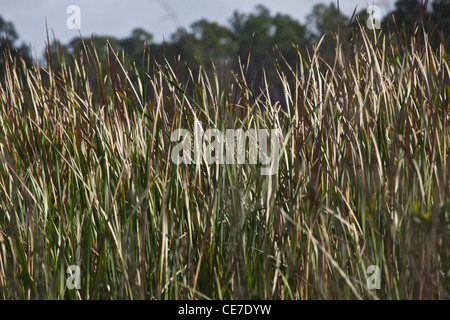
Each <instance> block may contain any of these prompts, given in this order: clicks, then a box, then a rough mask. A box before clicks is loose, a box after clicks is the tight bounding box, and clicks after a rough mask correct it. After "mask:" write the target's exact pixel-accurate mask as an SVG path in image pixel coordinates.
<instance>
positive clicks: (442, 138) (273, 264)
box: [0, 27, 450, 299]
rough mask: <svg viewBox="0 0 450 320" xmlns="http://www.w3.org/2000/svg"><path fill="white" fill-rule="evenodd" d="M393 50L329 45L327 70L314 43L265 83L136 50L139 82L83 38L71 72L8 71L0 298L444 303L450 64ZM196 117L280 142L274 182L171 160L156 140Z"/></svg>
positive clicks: (418, 47) (376, 44) (431, 55)
mask: <svg viewBox="0 0 450 320" xmlns="http://www.w3.org/2000/svg"><path fill="white" fill-rule="evenodd" d="M407 40H408V41H406V40H405V39H402V38H401V37H397V36H396V35H395V34H392V35H388V34H386V33H384V32H383V31H368V30H367V29H365V28H362V27H361V28H359V29H358V30H356V31H355V32H354V35H353V37H352V41H350V42H346V41H342V40H341V39H339V35H336V36H335V44H336V50H335V53H336V54H335V58H334V61H331V63H330V61H329V59H328V60H324V59H322V58H321V56H320V54H319V52H320V51H319V48H320V45H321V43H320V42H319V43H318V44H317V45H316V46H315V49H314V51H313V52H310V54H309V55H308V56H302V55H301V54H300V51H299V50H298V53H299V56H298V62H297V64H296V65H292V66H288V65H286V64H285V63H284V62H283V58H282V56H280V57H279V59H278V62H279V65H277V66H274V68H275V69H276V71H277V72H278V75H279V82H278V83H277V84H271V83H267V84H266V86H265V87H264V88H252V84H251V83H249V82H247V80H246V72H245V67H246V65H247V62H246V61H243V62H242V63H241V70H235V72H234V73H231V72H228V73H226V72H225V73H219V72H214V68H212V70H213V72H206V71H205V69H204V68H202V67H200V72H198V73H195V74H194V72H188V73H187V74H186V73H185V74H181V71H178V70H181V68H178V66H176V65H174V64H171V63H169V62H168V61H167V60H166V61H162V62H161V63H160V64H155V63H154V62H153V61H152V60H151V59H150V56H151V55H150V53H149V52H143V61H144V67H143V68H142V69H137V68H136V67H133V66H134V64H133V62H132V61H131V62H130V61H128V60H127V58H126V56H125V54H124V53H123V52H114V51H113V50H112V49H111V47H110V46H108V45H107V46H106V47H105V52H104V53H100V52H96V51H95V46H93V45H91V44H89V43H87V44H85V45H84V47H83V48H81V49H80V50H78V51H76V52H74V61H75V66H74V67H73V68H70V67H68V64H67V63H66V62H65V60H64V57H63V55H62V54H60V55H58V54H56V55H51V54H50V53H49V54H48V60H47V65H46V66H39V65H38V64H35V65H34V67H32V68H29V69H28V68H27V67H26V66H25V64H24V62H23V61H22V60H20V59H19V58H16V59H12V58H11V57H10V56H7V57H6V62H5V65H4V68H5V79H4V80H3V81H2V82H1V86H0V128H1V129H0V299H36V298H38V299H429V298H431V299H446V298H447V299H448V298H449V292H450V291H449V290H450V280H449V279H450V274H449V239H450V238H449V233H450V217H449V215H450V200H449V199H450V188H449V181H450V170H449V163H448V156H449V151H450V147H449V145H450V139H449V133H448V131H449V122H450V119H449V96H450V85H449V82H450V69H449V65H448V61H449V59H448V56H447V53H446V52H445V50H444V47H443V46H441V47H439V48H437V50H433V49H432V48H431V47H430V45H429V42H428V40H427V35H426V34H425V33H421V31H420V29H418V30H417V34H416V35H415V36H414V37H413V38H412V39H407ZM292 50H296V49H295V48H293V49H292ZM99 54H105V55H106V57H107V60H106V61H107V63H106V64H104V63H103V64H101V62H100V59H99V58H98V57H99ZM58 56H59V58H58ZM250 59H251V57H250ZM327 61H328V62H327ZM125 66H131V67H125ZM273 85H277V86H281V87H282V88H283V92H284V95H285V99H284V100H283V101H272V100H271V99H270V92H271V86H273ZM196 120H198V121H199V122H200V123H201V125H202V126H203V129H207V128H216V129H219V130H222V131H225V130H226V129H234V128H243V129H244V130H247V129H250V128H255V129H268V130H271V129H274V128H279V129H280V130H281V132H282V137H281V141H280V159H279V170H278V172H277V174H275V175H273V176H261V175H260V168H261V164H256V165H255V164H249V163H246V164H241V165H229V164H225V165H219V164H217V165H207V164H205V163H201V164H198V165H195V164H192V165H185V164H183V165H176V164H174V163H173V162H172V161H171V158H170V156H171V150H172V148H173V147H174V145H175V143H174V142H172V141H171V140H170V136H171V133H172V132H173V131H174V130H175V129H187V130H188V131H189V132H191V133H193V132H194V126H195V123H196ZM69 265H78V266H79V267H80V269H81V289H79V290H68V288H67V286H66V280H67V276H68V274H67V273H66V269H67V267H68V266H69ZM370 265H376V266H378V267H379V268H380V271H381V282H380V284H381V287H380V289H375V290H373V289H369V288H368V286H367V284H368V282H367V280H368V278H369V277H370V274H368V273H367V268H368V267H369V266H370Z"/></svg>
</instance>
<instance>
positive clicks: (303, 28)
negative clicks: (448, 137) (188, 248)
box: [0, 0, 450, 87]
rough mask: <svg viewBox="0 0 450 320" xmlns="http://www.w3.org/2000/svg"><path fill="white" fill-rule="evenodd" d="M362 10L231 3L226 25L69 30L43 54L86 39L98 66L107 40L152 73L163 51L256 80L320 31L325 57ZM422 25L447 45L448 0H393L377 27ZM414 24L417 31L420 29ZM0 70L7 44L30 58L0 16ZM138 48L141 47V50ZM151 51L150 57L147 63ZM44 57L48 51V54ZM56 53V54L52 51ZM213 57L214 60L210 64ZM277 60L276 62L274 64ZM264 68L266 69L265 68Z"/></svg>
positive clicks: (179, 60) (410, 29) (411, 29)
mask: <svg viewBox="0 0 450 320" xmlns="http://www.w3.org/2000/svg"><path fill="white" fill-rule="evenodd" d="M368 17H369V16H368V14H367V12H366V8H363V9H361V10H360V11H358V12H356V11H355V12H354V14H353V16H352V17H349V16H346V15H344V14H343V13H342V12H340V10H339V9H338V7H337V6H336V5H335V4H333V3H332V4H329V5H325V4H317V5H315V6H314V7H313V9H312V12H311V13H310V14H309V15H308V16H307V19H306V24H302V23H300V22H299V21H297V20H295V19H294V18H292V17H291V16H289V15H285V14H280V13H277V14H272V13H271V12H270V11H269V9H268V8H266V7H264V6H262V5H259V6H257V7H256V8H255V10H254V12H253V13H249V14H245V13H241V12H238V11H235V12H234V13H233V14H232V16H231V17H230V18H229V20H228V25H220V24H218V23H216V22H213V21H208V20H207V19H201V20H199V21H196V22H195V23H193V24H192V25H191V26H190V27H189V28H180V29H178V30H177V31H176V32H175V33H173V34H172V35H171V38H170V40H169V41H165V42H163V43H156V42H155V41H154V38H153V35H152V34H151V33H150V32H148V31H146V30H144V29H142V28H136V29H134V30H133V31H132V32H131V34H130V35H129V36H128V37H125V38H121V39H120V38H116V37H108V38H106V37H103V36H92V37H90V38H84V39H82V38H80V37H77V38H74V39H73V40H72V41H70V42H69V43H68V44H61V43H59V42H58V41H56V40H55V41H53V42H52V43H51V44H49V45H48V49H47V50H46V53H44V56H45V55H50V57H46V58H51V57H52V56H53V57H54V58H56V56H58V55H59V56H60V58H61V57H62V58H63V59H64V60H65V62H66V63H67V64H69V65H70V64H71V63H73V57H72V54H73V53H75V52H77V51H78V50H79V49H80V48H82V47H83V41H84V42H85V43H92V45H93V46H94V47H95V48H96V51H97V54H98V59H99V60H100V62H101V63H102V65H103V66H107V65H108V61H107V57H106V55H105V50H104V48H105V45H106V43H107V41H109V43H110V45H111V47H112V48H113V49H114V50H115V51H117V52H123V53H124V55H126V57H127V58H128V59H127V61H129V63H132V64H136V66H137V67H138V68H145V72H148V73H150V74H151V73H152V72H153V70H154V66H153V67H149V65H152V63H156V62H158V61H160V62H161V61H162V60H163V59H167V60H168V61H169V62H172V63H174V64H175V65H176V66H178V67H179V68H186V67H187V66H188V67H189V68H190V69H192V70H197V71H198V68H199V66H200V65H202V66H208V67H207V68H209V69H211V68H216V69H219V70H222V69H224V68H228V69H230V70H239V68H240V66H241V65H240V62H242V64H243V65H244V66H245V69H246V70H245V72H246V74H247V76H248V77H249V78H250V81H251V82H252V83H253V84H254V86H255V87H260V86H262V85H264V83H265V81H264V79H267V80H268V82H269V83H273V81H271V80H273V79H274V78H275V77H276V76H277V75H276V73H277V68H281V66H284V65H286V64H285V63H284V62H287V63H288V64H289V65H291V66H295V65H296V61H297V60H298V54H299V53H301V54H302V55H303V56H307V55H308V53H311V50H312V48H313V45H314V44H315V43H317V41H319V40H320V39H321V38H322V36H323V35H325V37H324V38H323V39H322V45H321V47H320V50H321V51H322V52H321V54H322V56H323V57H327V56H328V57H330V60H331V59H333V52H334V43H335V39H336V37H337V36H340V37H341V38H347V39H348V40H350V39H351V37H352V30H353V29H354V28H355V27H357V25H358V21H359V23H361V24H362V25H365V23H366V21H367V18H368ZM417 26H422V27H423V28H424V29H426V31H427V32H428V34H429V36H430V40H431V41H430V42H431V43H432V44H433V45H434V46H435V48H437V47H438V46H439V44H441V43H443V44H444V45H445V46H446V47H447V48H448V38H449V34H450V0H434V1H432V2H431V1H430V3H429V1H423V0H397V1H396V2H395V6H394V9H393V11H391V12H389V13H387V14H385V16H384V18H383V19H382V22H381V28H382V29H383V30H386V32H396V33H397V35H398V36H399V37H401V38H403V39H404V41H408V39H409V38H410V36H411V35H412V34H413V33H416V32H420V29H418V28H417ZM418 30H419V31H418ZM0 34H1V37H2V38H1V45H0V53H1V57H0V68H1V69H0V76H1V74H2V73H3V65H4V64H3V59H4V52H5V49H6V48H7V47H9V48H11V49H13V50H12V51H11V52H12V54H13V55H21V56H22V57H24V59H25V62H26V63H28V64H31V63H32V58H31V54H30V50H29V48H27V47H26V46H25V45H23V44H22V45H18V44H17V42H18V34H17V32H16V31H15V28H14V26H13V25H12V23H10V22H7V21H5V20H3V19H2V18H1V17H0ZM144 52H146V53H147V55H145V54H143V53H144ZM149 57H150V59H151V63H149ZM46 60H47V61H49V60H48V59H46ZM54 60H55V61H56V59H54ZM213 63H214V65H213ZM274 66H275V68H274ZM264 72H265V73H266V74H264Z"/></svg>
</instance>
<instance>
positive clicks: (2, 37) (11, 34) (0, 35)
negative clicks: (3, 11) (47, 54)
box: [0, 16, 32, 77]
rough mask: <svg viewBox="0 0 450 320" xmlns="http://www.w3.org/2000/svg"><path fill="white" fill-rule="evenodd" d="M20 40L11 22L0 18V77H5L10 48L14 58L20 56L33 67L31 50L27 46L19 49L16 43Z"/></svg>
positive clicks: (21, 46) (23, 45)
mask: <svg viewBox="0 0 450 320" xmlns="http://www.w3.org/2000/svg"><path fill="white" fill-rule="evenodd" d="M18 39H19V35H18V34H17V31H16V29H15V27H14V25H13V24H12V23H11V22H7V21H5V20H4V19H3V18H2V17H1V16H0V77H3V74H4V65H5V53H6V50H7V49H8V48H9V49H10V50H11V51H10V52H11V56H12V57H13V58H16V57H17V56H19V55H20V56H22V57H23V59H24V60H25V62H26V64H27V65H31V62H32V60H31V57H30V50H29V48H28V47H27V46H26V45H25V44H22V45H20V46H19V47H17V46H16V42H17V40H18Z"/></svg>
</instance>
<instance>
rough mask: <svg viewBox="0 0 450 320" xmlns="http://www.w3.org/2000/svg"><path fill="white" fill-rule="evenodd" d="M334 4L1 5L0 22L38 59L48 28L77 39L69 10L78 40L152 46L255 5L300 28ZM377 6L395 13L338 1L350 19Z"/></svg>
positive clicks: (159, 0)
mask: <svg viewBox="0 0 450 320" xmlns="http://www.w3.org/2000/svg"><path fill="white" fill-rule="evenodd" d="M331 2H334V3H336V1H335V0H334V1H333V0H309V1H308V0H275V1H273V0H272V1H269V0H226V1H223V0H221V1H217V0H216V1H215V0H129V1H126V0H0V16H2V17H3V19H5V20H6V21H11V22H13V23H14V26H15V28H16V30H17V32H18V34H19V36H20V42H25V43H26V44H31V45H32V47H33V55H35V54H37V56H38V58H41V57H42V52H43V49H44V46H45V42H46V27H45V23H46V21H47V25H48V28H49V35H50V40H52V39H53V34H52V33H54V34H55V36H56V38H57V39H59V40H60V41H61V42H62V43H67V42H68V41H69V40H71V39H72V38H74V37H76V36H78V35H79V33H78V31H77V30H69V29H68V28H67V27H66V20H67V18H68V17H69V14H67V13H66V10H67V7H68V6H69V5H78V6H79V7H80V9H81V34H82V35H83V36H91V35H92V34H97V35H105V34H108V35H111V36H116V37H119V38H120V37H125V36H128V35H130V33H131V30H133V29H134V28H136V27H142V28H143V29H145V30H146V31H148V32H150V33H152V34H153V36H154V40H155V41H156V42H160V41H162V40H163V39H164V38H165V39H167V40H170V35H171V34H172V33H173V32H174V31H175V30H176V29H177V27H186V28H187V27H189V25H190V24H191V23H192V22H195V21H197V20H199V19H201V18H206V19H208V20H210V21H216V22H219V23H221V24H224V25H226V24H227V22H228V19H229V18H230V17H231V15H232V13H233V12H234V11H235V10H238V11H239V12H244V13H251V12H254V10H255V7H256V5H258V4H263V5H265V6H266V7H267V8H269V9H270V11H271V13H272V14H275V13H277V12H280V13H283V14H288V15H290V16H291V17H293V18H295V19H297V20H298V21H300V22H301V23H306V21H305V17H306V16H307V15H308V14H309V13H311V10H312V8H313V6H314V5H315V4H317V3H331ZM373 2H375V4H376V5H378V6H379V7H380V9H381V14H382V15H383V16H384V14H386V13H388V12H389V11H391V10H392V9H393V8H394V3H395V0H375V1H373V0H359V1H358V0H341V1H340V8H341V10H342V12H343V13H344V14H346V15H348V16H351V14H352V13H353V10H354V8H355V6H356V5H358V11H359V10H360V9H365V8H367V3H369V4H372V3H373Z"/></svg>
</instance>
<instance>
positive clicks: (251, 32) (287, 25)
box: [230, 5, 310, 98]
mask: <svg viewBox="0 0 450 320" xmlns="http://www.w3.org/2000/svg"><path fill="white" fill-rule="evenodd" d="M230 26H231V32H232V34H233V39H234V42H235V43H236V53H235V55H236V56H237V57H240V59H241V61H242V62H243V63H247V58H248V56H249V54H250V63H249V65H248V66H246V68H248V74H247V76H248V79H249V80H250V81H251V82H253V86H254V87H255V88H259V87H261V86H263V85H264V79H263V70H264V71H265V72H266V77H267V82H268V83H269V84H272V85H273V84H278V83H279V79H278V75H277V73H276V68H275V67H274V65H275V64H276V63H277V60H278V61H281V57H280V54H282V55H283V57H284V58H285V59H286V60H287V62H288V63H289V64H290V65H291V66H292V67H294V68H295V65H296V63H297V62H298V55H297V51H296V50H295V49H294V48H293V45H298V46H299V48H301V51H302V52H303V53H304V54H306V47H307V46H308V45H309V40H310V34H309V33H308V30H307V28H306V27H305V26H304V25H301V24H300V23H299V22H298V21H297V20H294V19H293V18H291V17H290V16H288V15H282V14H277V15H275V16H272V15H271V14H270V11H269V10H268V9H267V8H266V7H264V6H262V5H259V6H257V7H256V12H255V13H252V14H248V15H245V14H241V13H238V12H235V13H234V14H233V16H232V17H231V19H230ZM236 62H237V61H236V58H235V64H234V67H235V68H237V63H236ZM280 65H281V66H284V62H281V63H280ZM273 90H274V95H273V97H275V98H281V96H282V91H281V89H280V88H273Z"/></svg>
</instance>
